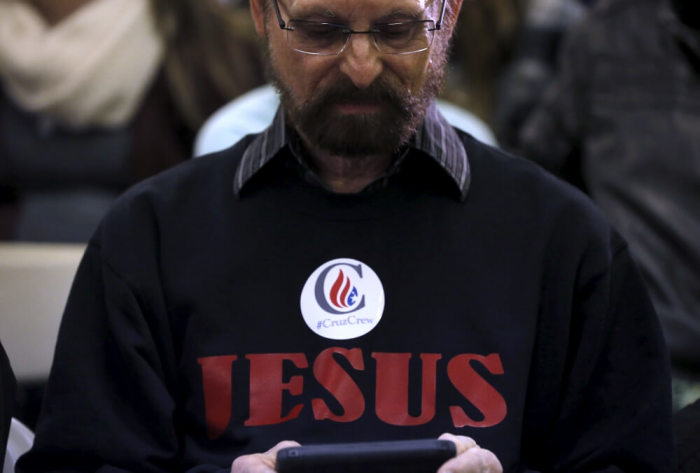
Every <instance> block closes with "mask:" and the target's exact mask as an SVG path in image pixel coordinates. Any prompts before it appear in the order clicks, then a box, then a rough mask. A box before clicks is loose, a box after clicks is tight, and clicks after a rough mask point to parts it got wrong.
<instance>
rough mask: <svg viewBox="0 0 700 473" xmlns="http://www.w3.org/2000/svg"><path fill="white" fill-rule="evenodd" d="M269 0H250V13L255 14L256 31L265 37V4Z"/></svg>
mask: <svg viewBox="0 0 700 473" xmlns="http://www.w3.org/2000/svg"><path fill="white" fill-rule="evenodd" d="M266 1H267V0H250V13H251V15H252V16H253V24H254V25H255V31H257V33H258V35H260V36H261V37H263V38H264V37H265V5H264V3H265V2H266Z"/></svg>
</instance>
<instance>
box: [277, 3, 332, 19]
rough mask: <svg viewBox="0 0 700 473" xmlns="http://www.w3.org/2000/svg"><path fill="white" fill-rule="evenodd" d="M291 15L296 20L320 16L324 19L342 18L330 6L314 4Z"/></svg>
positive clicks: (319, 17)
mask: <svg viewBox="0 0 700 473" xmlns="http://www.w3.org/2000/svg"><path fill="white" fill-rule="evenodd" d="M289 15H290V17H292V18H293V19H295V20H306V19H310V18H318V19H322V20H335V21H338V20H340V18H339V17H338V15H337V13H335V12H334V11H332V10H329V9H328V8H324V7H322V6H313V7H309V8H300V9H299V11H296V12H294V13H292V12H290V13H289Z"/></svg>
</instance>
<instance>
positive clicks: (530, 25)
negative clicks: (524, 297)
mask: <svg viewBox="0 0 700 473" xmlns="http://www.w3.org/2000/svg"><path fill="white" fill-rule="evenodd" d="M451 61H452V62H451V66H450V69H449V73H448V76H447V79H446V84H445V88H444V91H443V95H442V97H443V99H445V100H448V101H450V102H452V103H454V104H455V105H457V106H460V107H462V108H464V109H466V110H469V111H471V112H472V113H474V114H475V115H477V116H478V117H479V118H480V119H481V120H483V122H484V123H485V124H486V125H487V126H489V127H490V128H491V129H492V130H493V131H494V133H495V135H496V136H497V138H498V142H499V146H501V147H502V148H504V149H506V150H509V151H512V152H513V153H514V154H516V155H519V156H523V157H525V158H528V159H531V160H533V161H536V162H537V163H539V164H540V165H542V166H543V167H544V168H546V169H547V170H548V171H550V172H552V173H555V174H557V175H558V176H560V177H561V178H563V179H566V180H568V181H570V182H571V183H572V184H574V185H576V186H578V187H580V188H581V190H582V191H583V192H586V193H588V194H589V196H590V197H591V198H592V199H593V200H594V201H595V202H597V203H598V204H599V205H600V207H601V209H602V210H603V211H604V212H605V213H606V214H607V215H608V217H609V218H610V220H611V221H612V222H613V224H614V225H615V226H616V227H617V228H618V230H619V231H620V233H622V235H623V236H624V237H625V238H626V239H627V240H628V242H629V244H630V246H631V248H632V250H633V254H634V255H635V256H636V258H637V262H638V264H639V265H640V267H641V269H642V272H643V274H644V276H645V279H646V281H647V283H648V286H649V289H650V293H651V296H652V299H653V302H654V304H655V307H656V309H657V311H658V313H659V315H660V319H661V322H662V325H663V328H664V331H665V334H666V336H667V340H668V344H669V347H670V351H671V356H672V362H673V366H674V370H675V372H676V376H675V379H674V382H675V383H676V384H677V397H676V399H677V403H678V406H677V407H678V408H680V407H682V406H683V405H686V404H690V403H691V402H692V401H693V400H694V399H697V398H698V397H700V2H697V0H597V1H595V0H465V2H464V6H463V9H462V12H461V16H460V19H459V25H458V28H457V35H456V37H455V40H454V43H453V54H452V59H451ZM265 82H266V78H265V65H264V54H262V51H261V49H260V42H259V41H258V39H257V38H256V36H255V34H254V30H253V27H252V23H251V20H250V15H249V12H248V6H247V2H245V1H242V0H228V1H224V0H219V1H217V0H62V1H60V2H56V1H55V0H0V239H4V240H12V241H61V242H85V241H87V239H88V238H89V236H90V234H91V233H92V231H93V230H94V228H95V226H96V225H97V223H98V221H99V220H100V218H101V216H102V215H103V213H104V212H105V210H106V209H107V208H108V207H109V206H110V205H111V203H112V201H113V200H114V199H115V198H116V196H118V195H119V194H120V193H121V192H122V191H123V190H124V189H125V188H126V187H128V186H130V185H132V184H133V183H135V182H137V181H139V180H141V179H143V178H145V177H147V176H150V175H153V174H155V173H157V172H159V171H161V170H164V169H166V168H168V167H170V166H172V165H175V164H177V163H178V162H181V161H183V160H186V159H189V158H190V157H191V156H192V147H193V143H194V139H195V137H196V134H197V131H198V130H199V129H200V128H201V126H202V125H203V124H204V122H205V121H206V119H207V118H208V117H209V116H210V115H211V114H212V113H213V112H214V111H216V110H217V109H219V108H220V107H222V106H224V105H225V104H227V103H229V102H230V101H231V100H233V99H235V98H236V97H238V96H240V95H241V94H243V93H245V92H247V91H249V90H251V89H253V88H255V87H257V86H259V85H261V84H264V83H265Z"/></svg>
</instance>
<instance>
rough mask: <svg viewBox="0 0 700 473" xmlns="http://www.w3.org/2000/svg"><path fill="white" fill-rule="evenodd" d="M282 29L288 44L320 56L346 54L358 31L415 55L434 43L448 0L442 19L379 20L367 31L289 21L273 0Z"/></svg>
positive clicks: (388, 49) (384, 46)
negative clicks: (347, 47) (345, 51)
mask: <svg viewBox="0 0 700 473" xmlns="http://www.w3.org/2000/svg"><path fill="white" fill-rule="evenodd" d="M272 3H273V5H274V7H275V13H276V14H277V20H278V22H279V25H280V28H281V29H282V30H284V31H285V33H286V35H285V36H286V37H287V44H289V46H290V47H291V48H292V49H293V50H295V51H298V52H300V53H304V54H313V55H316V56H334V55H338V54H340V53H342V52H343V51H344V50H345V48H346V46H347V45H348V43H349V41H350V36H352V35H354V34H368V35H370V36H371V37H372V44H374V47H375V48H377V51H379V52H381V53H383V54H413V53H419V52H422V51H426V50H427V49H428V48H430V45H431V44H432V42H433V36H434V35H435V31H439V30H440V28H441V27H442V20H443V18H444V16H445V5H446V0H442V7H441V9H440V18H439V19H438V21H437V22H435V21H433V20H409V21H397V22H391V23H378V24H375V25H373V26H372V27H371V28H370V29H368V30H366V31H355V30H352V29H350V27H349V26H348V25H341V24H337V23H330V22H328V23H327V22H321V21H310V20H295V19H290V20H289V21H287V22H285V21H284V20H283V19H282V14H281V13H280V7H279V4H278V0H273V2H272Z"/></svg>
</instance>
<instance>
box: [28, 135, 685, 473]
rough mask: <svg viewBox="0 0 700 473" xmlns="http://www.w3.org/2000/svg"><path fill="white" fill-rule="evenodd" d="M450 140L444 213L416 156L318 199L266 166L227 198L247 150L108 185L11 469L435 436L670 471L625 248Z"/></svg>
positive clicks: (143, 462) (561, 198) (663, 403)
mask: <svg viewBox="0 0 700 473" xmlns="http://www.w3.org/2000/svg"><path fill="white" fill-rule="evenodd" d="M462 139H463V142H464V145H465V148H466V150H467V154H468V156H469V161H470V166H471V172H472V182H471V188H470V190H469V194H468V195H467V198H466V200H461V199H460V198H459V196H458V195H456V193H455V192H454V190H455V189H454V186H451V187H450V186H449V185H448V179H449V178H448V177H447V175H446V174H445V172H444V170H443V169H442V168H441V167H440V166H439V165H438V164H437V163H435V162H434V161H431V160H429V159H425V156H424V155H421V153H418V152H413V153H409V155H408V156H407V157H406V159H405V161H404V163H403V164H402V167H401V170H400V172H398V173H397V174H396V175H394V176H392V177H391V178H390V179H389V181H388V184H387V186H385V187H383V188H380V189H376V190H373V191H372V192H366V193H360V194H355V195H339V194H334V193H331V192H329V191H326V190H324V189H322V188H320V187H317V186H313V185H310V184H309V183H307V182H306V181H304V180H303V179H300V177H299V175H298V173H297V172H294V166H292V165H291V164H290V162H291V161H292V158H291V156H290V154H289V152H288V150H287V149H284V150H282V151H281V152H280V153H279V155H278V156H277V157H276V158H275V159H274V160H272V161H271V162H270V163H268V164H267V165H266V166H265V167H264V168H263V169H262V170H261V171H259V172H258V173H257V174H256V175H255V176H254V177H253V179H252V181H251V182H250V183H249V184H248V185H247V186H246V188H245V189H244V192H243V193H242V194H241V196H239V197H238V196H236V195H234V193H233V192H232V185H231V183H232V182H233V176H234V173H235V170H236V166H237V164H238V162H239V159H240V156H241V154H242V153H243V151H244V150H245V148H246V146H247V145H248V144H249V142H250V139H247V140H244V141H242V142H240V143H239V144H238V145H236V146H235V147H233V148H232V149H229V150H226V151H223V152H221V153H218V154H217V155H213V156H209V157H206V158H201V159H197V160H194V161H192V162H188V163H185V164H184V165H182V166H179V167H176V168H174V169H172V170H170V171H166V172H165V173H164V174H161V175H159V176H157V177H155V178H153V179H150V180H148V181H145V182H144V183H142V184H140V185H138V186H137V187H135V188H133V189H132V190H130V191H129V192H128V193H127V194H126V195H125V196H123V198H121V199H120V201H119V202H118V203H117V205H116V206H115V207H114V209H113V210H112V211H111V213H110V214H109V215H108V216H107V218H106V219H105V220H104V222H103V223H102V225H101V227H100V228H99V230H98V231H97V233H96V235H95V237H94V238H93V239H92V241H91V242H90V244H89V246H88V249H87V251H86V254H85V257H84V260H83V262H82V264H81V266H80V269H79V271H78V274H77V277H76V281H75V285H74V287H73V290H72V293H71V296H70V298H69V302H68V306H67V309H66V313H65V317H64V320H63V323H62V326H61V330H60V336H59V342H58V346H57V352H56V358H55V362H54V367H53V370H52V374H51V379H50V383H49V388H48V392H47V399H46V403H45V405H44V409H43V413H42V417H41V420H40V422H39V425H38V428H37V438H36V443H35V447H34V449H33V450H32V452H31V453H30V454H29V455H28V456H26V457H24V458H23V459H22V461H21V462H20V468H19V471H20V472H24V473H28V472H34V471H71V472H75V471H101V472H117V471H120V472H121V471H134V472H135V471H143V472H164V471H183V470H186V471H191V472H195V471H196V472H209V471H229V469H230V465H231V462H232V460H233V459H234V458H236V457H237V456H239V455H241V454H244V453H252V452H260V451H264V450H267V449H268V448H270V447H271V446H273V445H274V444H275V443H277V442H278V441H280V440H283V439H292V440H297V441H299V442H301V443H319V442H339V441H360V440H363V441H364V440H377V439H384V440H388V439H408V438H421V437H437V436H438V435H439V434H440V433H442V432H453V433H456V434H462V435H468V436H471V437H473V438H474V439H475V440H476V441H477V442H478V443H479V445H481V446H482V447H484V448H487V449H489V450H492V451H493V452H494V453H495V454H496V455H497V456H498V458H499V459H500V460H501V462H502V463H503V466H504V469H505V471H513V472H515V471H517V472H522V471H542V472H544V471H548V472H550V471H551V472H584V471H585V472H594V471H595V472H613V471H615V472H617V471H629V472H635V473H639V472H670V471H672V458H673V451H672V439H671V433H670V420H669V419H670V395H669V391H670V390H669V377H668V376H669V375H668V371H667V353H666V349H665V346H664V343H663V340H662V335H661V332H660V329H659V325H658V322H657V320H656V317H655V315H654V312H653V310H652V308H651V305H650V303H649V301H648V298H647V296H646V293H645V291H644V289H643V287H642V282H641V280H640V277H639V275H638V273H637V270H636V269H635V267H634V265H633V263H632V261H631V258H630V255H629V252H628V249H627V246H626V244H625V243H624V242H623V241H622V240H621V239H620V238H619V237H618V235H617V234H616V233H615V232H614V231H613V230H612V229H611V228H610V227H609V226H608V224H607V223H606V222H605V221H604V220H603V218H602V217H601V216H600V214H599V212H598V211H597V210H596V209H595V208H594V207H593V206H592V204H590V203H589V201H588V200H587V199H586V198H585V197H584V196H583V195H582V194H579V193H577V192H576V191H574V190H572V189H571V188H569V187H567V186H566V185H565V184H562V183H560V182H558V181H556V180H555V179H553V178H552V177H550V176H549V175H547V174H546V173H544V172H543V171H541V170H540V169H539V168H537V167H536V166H534V165H532V164H531V163H528V162H526V161H524V160H519V159H515V158H512V157H509V156H506V155H503V154H501V153H500V152H498V151H496V150H493V149H491V148H488V147H486V146H484V145H482V144H480V143H478V142H476V141H475V140H473V139H472V138H471V137H469V136H462ZM375 276H376V277H375ZM378 281H379V282H378ZM379 286H381V288H382V289H383V297H382V293H381V292H380V291H379V289H378V288H379ZM302 293H303V294H304V296H302ZM302 299H303V300H304V301H306V302H304V304H305V308H304V309H302V308H301V305H302V304H301V303H300V300H302ZM309 314H310V315H309ZM319 314H320V315H319ZM323 314H325V315H323ZM305 317H307V318H306V319H305ZM307 319H308V321H307ZM326 329H331V331H329V332H324V330H326ZM333 330H335V332H333ZM365 332H366V333H365ZM359 333H363V334H362V335H360V336H355V335H357V334H359ZM349 337H350V338H349ZM353 337H354V338H353Z"/></svg>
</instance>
